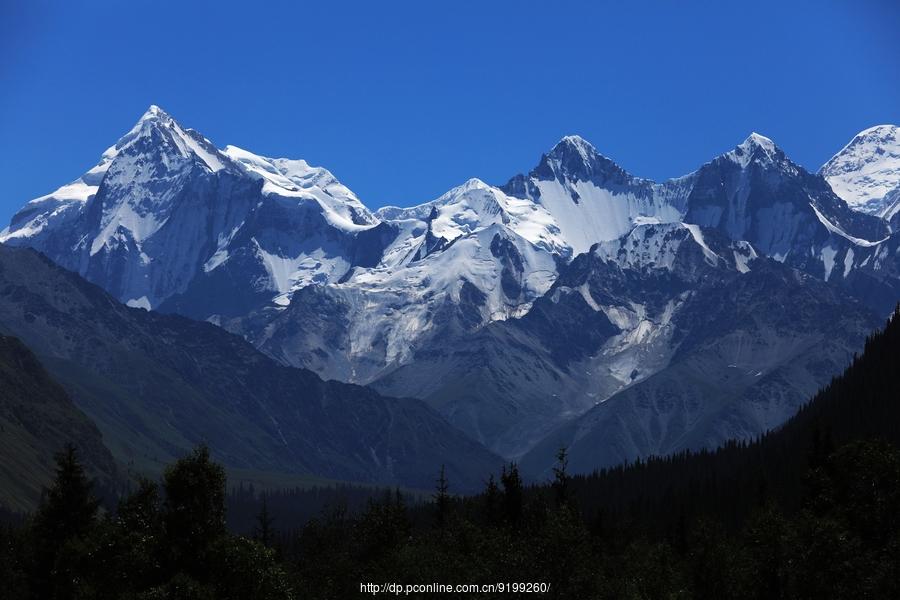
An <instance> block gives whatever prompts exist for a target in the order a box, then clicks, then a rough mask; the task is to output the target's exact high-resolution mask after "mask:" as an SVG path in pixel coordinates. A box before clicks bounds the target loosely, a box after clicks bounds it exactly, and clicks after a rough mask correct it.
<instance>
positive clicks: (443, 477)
mask: <svg viewBox="0 0 900 600" xmlns="http://www.w3.org/2000/svg"><path fill="white" fill-rule="evenodd" d="M449 489H450V486H449V484H448V483H447V474H446V467H445V466H444V465H441V473H440V476H439V477H438V479H437V487H436V488H435V493H434V494H433V495H432V498H433V499H434V508H435V520H436V522H437V526H438V529H440V531H441V534H443V532H444V528H445V527H446V525H447V516H448V514H449V511H450V494H449V493H448V491H449Z"/></svg>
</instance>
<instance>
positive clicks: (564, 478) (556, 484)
mask: <svg viewBox="0 0 900 600" xmlns="http://www.w3.org/2000/svg"><path fill="white" fill-rule="evenodd" d="M568 467H569V453H568V450H567V449H566V447H565V446H563V447H561V448H560V449H559V451H558V452H557V453H556V466H555V467H553V491H554V492H556V505H557V506H559V507H563V506H566V505H567V504H568V503H569V472H568Z"/></svg>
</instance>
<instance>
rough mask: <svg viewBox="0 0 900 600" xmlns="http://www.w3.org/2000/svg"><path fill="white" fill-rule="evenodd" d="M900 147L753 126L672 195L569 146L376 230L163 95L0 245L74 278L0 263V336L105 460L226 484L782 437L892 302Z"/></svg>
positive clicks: (462, 470) (308, 180) (394, 216)
mask: <svg viewBox="0 0 900 600" xmlns="http://www.w3.org/2000/svg"><path fill="white" fill-rule="evenodd" d="M897 129H898V128H897V127H896V126H892V125H884V126H879V127H874V128H871V129H868V130H865V131H863V132H861V133H860V134H859V135H857V136H856V137H855V138H854V139H853V140H852V141H851V142H850V143H849V144H848V145H847V146H845V147H844V148H843V149H842V150H841V151H840V152H838V153H837V154H836V155H835V156H834V157H833V158H832V159H830V160H829V161H828V162H827V163H826V164H825V165H824V166H823V167H822V169H821V170H820V171H819V173H813V172H810V171H807V170H806V169H805V168H803V167H802V166H800V165H798V164H796V163H794V162H793V161H791V160H790V158H789V157H788V156H787V155H786V154H785V152H784V151H783V150H782V149H780V148H779V147H778V146H777V145H776V144H775V143H774V142H773V141H772V140H770V139H768V138H766V137H764V136H762V135H759V134H756V133H754V134H751V135H750V136H749V137H748V138H747V139H745V140H744V141H743V142H741V143H740V144H738V145H737V146H736V147H735V148H733V149H732V150H730V151H727V152H725V153H723V154H722V155H720V156H718V157H715V158H713V159H712V160H711V161H709V162H708V163H706V164H704V165H701V166H700V167H699V168H698V169H697V170H696V171H694V172H692V173H690V174H688V175H685V176H683V177H679V178H676V179H671V180H667V181H664V182H654V181H650V180H647V179H643V178H639V177H636V176H634V175H632V174H630V173H628V172H627V171H626V170H624V169H623V168H622V167H620V166H619V165H617V164H616V163H615V162H613V161H612V160H611V159H609V158H607V157H605V156H603V155H602V154H600V153H599V152H598V151H597V149H595V148H594V147H593V146H592V145H591V144H590V143H588V142H587V141H585V140H584V139H582V138H580V137H578V136H566V137H564V138H562V139H561V140H560V142H559V143H557V144H556V145H555V146H554V147H553V148H552V149H550V150H549V151H548V152H547V153H546V154H545V155H543V156H542V157H541V158H540V160H539V161H538V163H537V166H536V167H534V168H533V169H531V170H530V171H528V172H527V174H520V175H516V176H514V177H512V178H511V179H510V180H509V181H508V182H507V183H506V184H504V185H499V186H494V185H490V184H487V183H485V182H483V181H480V180H478V179H470V180H469V181H467V182H465V183H463V184H462V185H460V186H458V187H456V188H454V189H452V190H450V191H448V192H447V193H446V194H444V195H442V196H441V197H439V198H437V199H435V200H432V201H430V202H426V203H424V204H421V205H418V206H413V207H405V208H402V207H393V206H388V207H383V208H381V209H379V210H377V211H372V210H369V209H368V208H366V206H365V205H364V204H363V203H362V202H361V201H360V200H359V199H358V198H357V197H356V196H355V195H354V194H353V192H352V191H350V190H349V189H348V188H347V187H346V186H344V185H343V184H341V183H340V182H339V181H338V180H337V179H336V178H335V177H334V176H333V175H332V174H331V173H330V172H329V171H327V170H326V169H324V168H321V167H313V166H310V165H309V164H308V163H307V162H305V161H303V160H292V159H283V158H278V159H273V158H266V157H263V156H260V155H256V154H253V153H251V152H249V151H247V150H242V149H240V148H237V147H235V146H226V147H225V148H224V149H219V148H217V147H216V146H214V145H213V144H212V142H210V141H209V140H208V139H206V138H205V137H203V136H202V135H201V134H200V133H198V132H196V131H194V130H192V129H189V128H185V127H183V126H182V125H180V124H179V123H178V122H177V121H176V120H175V119H173V118H172V117H171V116H170V115H168V114H167V113H165V112H164V111H163V110H161V109H160V108H158V107H156V106H152V107H151V108H150V109H149V110H148V111H147V112H146V113H145V114H144V115H143V116H142V117H141V119H140V120H139V121H138V123H137V124H136V125H135V126H134V127H133V128H132V129H131V130H130V131H129V132H128V133H127V134H126V135H125V136H123V137H122V138H121V139H120V140H119V141H118V142H117V143H116V144H115V145H114V146H112V147H110V148H109V149H108V150H107V151H106V152H104V154H103V155H102V157H101V160H100V162H99V163H98V164H97V165H96V166H95V167H93V168H92V169H90V170H89V171H88V172H86V173H85V174H84V175H82V176H81V177H80V178H78V179H76V180H75V181H73V182H72V183H70V184H68V185H65V186H63V187H61V188H59V189H58V190H56V191H55V192H53V193H51V194H48V195H46V196H42V197H40V198H37V199H35V200H32V201H31V202H29V203H27V204H26V205H25V206H24V207H23V208H22V209H21V210H20V211H19V212H18V213H16V215H14V216H13V218H12V220H11V222H10V225H9V227H7V228H6V229H5V230H3V232H2V233H0V242H3V244H5V245H6V246H20V247H28V248H32V249H35V250H37V251H39V252H41V253H43V254H44V255H45V256H46V257H48V258H49V259H50V261H52V262H53V263H56V264H57V265H59V266H60V267H62V268H63V269H65V270H68V271H70V272H72V273H71V274H69V273H65V272H64V271H62V270H59V269H55V267H53V266H52V265H50V264H49V263H46V262H41V261H39V260H38V259H37V258H36V255H33V254H26V253H22V251H17V252H18V253H15V252H13V251H12V250H11V249H8V250H3V254H0V258H3V260H4V261H5V262H6V263H7V267H6V269H5V270H3V271H0V274H3V276H4V278H7V281H6V282H4V285H5V286H6V289H5V290H4V291H3V295H2V301H3V304H4V306H5V308H4V311H3V312H2V314H0V317H2V318H0V328H3V329H4V330H5V331H8V332H9V333H13V334H15V335H17V336H19V337H20V338H21V339H22V340H23V341H24V342H25V343H26V344H27V345H28V346H29V347H31V348H32V350H34V352H35V353H36V354H37V355H38V356H39V357H40V358H41V359H42V360H43V361H45V365H46V366H47V368H48V370H49V371H50V372H51V373H52V374H53V375H54V376H56V377H57V378H59V380H60V381H61V382H62V383H63V384H64V387H66V388H67V389H68V390H70V393H71V391H72V390H76V391H83V390H88V389H90V390H91V393H86V392H85V393H84V394H81V393H73V394H72V397H73V400H74V401H75V402H76V404H78V406H79V408H80V409H81V410H83V411H84V412H85V413H86V414H87V415H88V416H89V417H90V418H92V419H93V420H94V421H95V422H96V423H97V424H98V426H99V428H100V430H101V431H102V432H103V435H104V440H105V442H106V443H107V445H108V446H110V447H111V448H113V450H114V451H113V454H114V455H116V456H117V457H120V460H121V457H126V456H127V457H129V458H128V460H139V461H149V462H151V463H154V464H161V463H163V462H165V461H166V460H168V459H169V458H170V457H171V456H172V455H173V454H177V451H178V450H179V449H182V448H184V446H185V445H186V444H189V443H191V442H194V441H196V440H197V439H200V438H205V439H209V440H210V441H211V442H213V443H212V445H213V447H214V448H216V447H217V445H218V446H221V448H222V449H223V450H222V451H223V453H225V454H226V455H227V457H228V459H229V460H231V461H232V463H234V464H235V465H239V464H240V465H241V466H246V467H253V468H264V469H267V470H276V471H289V472H307V473H315V474H318V475H322V476H327V477H333V478H345V479H347V478H349V479H356V480H363V481H389V482H400V483H403V484H405V485H422V484H425V485H426V486H427V483H425V482H426V480H427V479H428V478H427V476H426V475H425V474H426V472H427V469H426V464H430V465H431V466H432V467H434V465H439V464H440V463H441V462H445V461H446V460H447V459H446V458H442V457H446V456H451V455H452V456H455V457H457V459H456V462H455V463H454V464H453V468H454V469H455V471H454V474H455V475H456V476H458V477H459V478H460V479H461V480H462V481H463V482H465V483H468V482H472V481H475V480H477V478H478V477H479V473H485V472H486V471H484V470H483V468H484V467H485V466H486V465H488V464H495V463H496V461H497V460H499V458H498V457H497V455H500V456H503V457H506V458H514V459H520V460H522V464H523V466H524V467H525V469H526V471H527V472H529V473H531V474H533V475H535V476H540V475H542V474H544V473H546V471H547V469H548V467H549V465H550V461H552V458H553V454H554V450H555V447H558V446H559V445H567V446H569V447H570V448H571V452H572V459H573V466H575V467H576V468H577V469H578V470H582V471H587V470H591V469H593V468H597V467H600V466H604V465H608V464H613V463H617V462H620V461H622V460H629V459H632V458H635V457H638V456H647V455H650V454H662V453H668V452H673V451H678V450H681V449H687V448H699V447H708V446H715V445H717V444H719V443H721V442H723V441H725V440H727V439H731V438H743V439H746V438H749V437H753V436H754V435H757V434H759V433H761V432H763V431H765V430H768V429H770V428H773V427H776V426H778V425H779V424H780V423H781V422H783V421H784V420H785V419H787V418H788V417H789V416H790V415H791V414H793V412H795V410H796V408H797V407H798V406H800V405H801V404H802V402H803V401H804V400H805V399H806V398H807V397H808V396H809V395H810V394H812V393H813V392H814V391H815V390H816V389H817V388H819V387H820V386H821V385H822V384H824V383H827V381H828V380H829V379H830V378H831V377H832V376H833V375H835V374H836V373H839V372H840V371H841V370H842V369H843V368H844V367H845V366H846V365H847V364H848V363H849V361H850V359H851V357H852V356H853V354H854V352H856V351H858V350H859V349H860V348H861V347H862V344H863V342H864V340H865V336H866V335H867V334H868V333H869V332H870V331H871V330H872V329H873V328H874V327H876V326H877V325H878V324H879V323H880V322H881V321H882V319H883V317H884V316H886V315H887V314H889V313H890V311H891V310H892V309H893V307H894V306H895V304H896V302H897V300H898V299H900V233H897V229H898V227H900V222H898V220H897V219H898V218H900V217H898V215H900V158H898V157H900V151H898V145H897ZM18 262H24V263H27V264H28V265H29V269H16V268H14V264H16V263H18ZM32 270H33V271H34V273H32V272H31V271H32ZM10 273H14V274H15V276H14V277H13V276H12V275H9V274H10ZM38 273H42V275H41V276H38ZM76 274H77V275H76ZM11 277H12V278H11ZM40 277H47V278H48V279H49V280H50V281H55V282H65V286H70V287H72V288H73V290H75V289H77V290H81V291H80V292H78V293H76V292H74V291H72V292H69V291H66V292H65V293H62V292H60V291H59V290H60V289H62V288H50V289H48V288H41V287H40V285H38V284H39V283H40ZM79 277H81V278H83V279H86V280H87V281H88V282H91V283H93V284H96V285H97V286H99V287H100V288H103V290H105V291H106V292H107V293H108V294H109V296H106V295H105V294H101V293H100V292H99V290H97V291H92V292H85V291H84V290H86V289H88V288H86V287H85V286H87V284H86V283H84V282H82V281H80V280H79V279H78V278H79ZM10 278H11V279H10ZM58 285H59V286H63V283H58ZM21 289H27V290H29V291H28V293H27V294H25V292H18V293H19V294H20V295H21V294H25V296H27V297H28V300H27V302H26V303H25V304H23V300H22V299H21V297H19V296H16V297H12V296H10V294H11V293H12V292H11V291H10V290H21ZM90 289H92V290H93V289H94V288H90ZM61 298H66V301H65V304H64V305H59V304H58V303H59V302H61V300H60V299H61ZM79 298H89V299H90V301H88V300H83V301H82V300H78V299H79ZM116 301H118V302H121V303H123V304H126V305H128V306H130V307H133V309H126V308H125V307H121V306H120V305H118V304H116ZM70 303H72V304H70ZM31 306H37V307H40V308H41V309H42V310H44V311H45V313H41V312H39V311H36V310H34V309H32V308H29V307H31ZM142 309H143V310H142ZM47 311H49V312H47ZM146 311H149V312H146ZM95 312H96V313H97V314H108V315H109V317H108V318H109V319H110V321H109V322H110V323H113V322H114V323H115V325H112V324H110V325H108V326H107V325H104V327H105V328H106V333H104V335H103V336H99V340H100V341H101V342H102V343H100V344H98V343H97V342H96V340H93V338H92V337H91V336H92V334H91V333H90V331H91V329H92V328H93V327H95V325H93V324H91V325H88V323H90V319H91V317H90V315H92V314H94V313H95ZM73 313H76V314H78V315H79V319H72V318H71V315H72V314H73ZM28 315H31V317H30V318H32V319H33V320H32V321H28V318H29V317H28ZM51 315H52V316H51ZM184 317H187V318H188V319H185V318H184ZM98 318H100V317H98ZM106 318H107V317H103V319H106ZM197 321H208V322H209V323H211V324H214V325H217V326H218V327H213V326H212V325H209V324H206V325H203V324H198V323H197ZM73 323H74V324H73ZM36 324H39V325H36ZM223 330H226V331H227V332H230V334H236V335H230V334H229V333H227V332H226V331H223ZM94 335H96V334H94ZM240 338H243V340H241V339H240ZM203 340H208V341H203ZM120 343H125V344H126V345H130V346H137V347H139V349H140V352H139V354H140V359H137V358H135V359H133V360H134V361H136V363H135V362H131V363H129V359H127V358H126V357H125V355H127V353H124V354H123V356H122V357H120V356H118V353H117V352H116V351H114V350H113V348H116V347H117V345H118V344H120ZM100 345H102V346H103V347H104V348H105V350H104V351H103V352H101V353H99V354H98V353H97V352H99V351H96V350H95V349H96V348H97V347H98V346H100ZM92 353H93V354H92ZM148 356H149V357H151V358H150V359H148V358H147V357H148ZM147 360H150V361H151V362H149V363H148V362H146V361H147ZM193 361H196V362H197V363H198V364H199V365H202V367H198V368H197V369H196V370H195V372H191V373H185V372H184V369H186V368H187V367H186V366H185V365H187V364H189V363H190V362H193ZM276 363H280V365H278V364H276ZM100 365H102V366H100ZM247 365H253V366H252V367H248V366H247ZM248 369H249V370H248ZM307 369H308V370H309V371H312V372H314V373H315V375H314V374H313V373H310V372H309V371H307ZM173 370H174V371H175V372H177V373H178V376H177V377H175V378H174V379H172V378H171V375H170V373H171V372H172V371H173ZM87 371H90V372H92V374H91V375H90V376H87V375H84V373H85V372H87ZM98 371H99V373H100V375H102V378H103V380H104V381H103V383H98V382H97V381H95V379H96V378H97V373H98ZM132 373H139V374H142V373H153V374H152V375H147V378H146V379H144V380H143V383H137V382H132V381H130V379H129V378H130V377H131V375H130V374H132ZM163 373H165V375H163ZM126 374H127V375H126ZM238 374H240V375H238ZM141 377H143V375H141ZM84 378H88V379H90V380H91V381H89V382H84V381H83V379H84ZM322 379H325V380H336V381H327V382H323V381H322ZM161 380H168V381H170V382H171V381H176V382H178V383H177V385H176V384H173V385H172V387H171V388H167V390H171V393H169V391H161V390H159V389H157V388H156V386H157V385H158V382H159V381H161ZM110 382H111V383H110ZM338 382H345V383H343V384H342V383H338ZM350 384H358V385H350ZM182 385H183V386H185V388H184V389H187V388H188V387H189V388H190V390H191V391H190V393H181V392H179V391H177V390H180V389H182V388H181V387H180V386H182ZM360 385H365V386H368V387H360ZM113 388H115V389H117V391H116V392H115V393H113V394H112V396H114V397H116V398H118V400H117V401H116V402H115V407H116V408H114V409H113V408H112V407H111V404H110V403H109V402H108V400H107V399H106V398H105V396H104V393H105V392H104V391H103V390H107V389H113ZM135 390H139V391H140V392H139V393H137V394H136V395H135ZM238 390H241V391H238ZM298 390H313V392H311V393H309V394H305V393H300V392H298ZM394 397H397V398H408V400H403V401H401V400H393V398H394ZM322 398H340V400H339V401H335V402H337V404H336V405H335V407H334V408H335V410H333V411H330V412H329V411H328V410H325V411H324V412H325V413H326V414H323V413H322V409H321V407H322V406H323V403H324V405H328V402H326V401H324V400H322ZM298 406H302V407H303V410H298V409H297V407H298ZM313 406H316V407H318V408H316V409H315V410H313V409H312V408H310V407H313ZM135 407H140V410H138V409H136V408H135ZM305 410H309V411H311V412H304V411H305ZM370 411H372V412H370ZM128 412H130V414H129V415H127V416H126V413H128ZM176 414H180V415H181V416H180V417H179V418H178V419H174V420H173V418H172V415H176ZM203 414H216V415H219V416H218V417H217V418H215V419H203V418H202V416H201V415H203ZM167 415H168V416H167ZM146 421H149V422H151V423H152V426H151V427H149V429H148V430H147V431H144V430H143V428H144V427H145V426H146V425H145V422H146ZM348 423H350V424H352V425H348ZM335 427H347V429H346V430H345V433H344V434H342V435H337V434H336V433H335V431H336V430H335V429H329V428H335ZM432 437H433V438H434V439H435V440H442V441H440V442H438V443H436V444H435V446H434V447H431V448H429V444H428V439H429V438H432ZM281 438H284V439H281ZM363 440H365V443H363ZM385 440H391V442H392V443H396V444H399V445H400V446H402V448H399V447H394V446H390V443H388V442H385ZM279 441H280V442H283V444H282V446H281V447H279ZM381 443H386V444H388V445H387V446H384V447H381V446H379V444H381ZM285 444H286V446H285ZM285 447H288V448H290V449H291V451H290V452H288V451H286V450H285ZM372 448H375V449H374V450H371V449H372ZM379 448H381V449H382V450H383V452H381V453H379ZM369 450H371V452H369ZM398 455H400V456H403V457H404V458H403V459H402V460H401V459H398V458H397V456H398ZM413 455H415V456H413ZM310 456H316V459H315V460H313V459H312V458H309V457H310ZM351 457H352V458H351ZM391 465H394V466H393V467H392V466H391ZM392 469H399V470H400V471H398V470H392ZM403 469H408V470H407V471H403ZM432 470H433V469H432ZM401 471H402V473H403V474H402V475H398V473H399V472H401ZM432 478H433V477H432Z"/></svg>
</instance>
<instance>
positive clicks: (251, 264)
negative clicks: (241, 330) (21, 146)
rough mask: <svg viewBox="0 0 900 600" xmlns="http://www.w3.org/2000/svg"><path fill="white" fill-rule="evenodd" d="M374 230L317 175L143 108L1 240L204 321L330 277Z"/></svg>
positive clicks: (130, 297)
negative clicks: (93, 160) (95, 160)
mask: <svg viewBox="0 0 900 600" xmlns="http://www.w3.org/2000/svg"><path fill="white" fill-rule="evenodd" d="M377 224H378V219H377V218H376V217H375V216H374V215H373V214H372V213H371V212H369V211H368V210H367V209H366V208H365V207H364V206H363V205H362V204H361V203H360V202H359V200H358V199H357V198H356V197H355V196H354V195H353V193H352V192H351V191H350V190H349V189H347V188H346V187H345V186H343V185H341V184H340V182H338V181H337V180H336V179H335V178H334V176H332V175H331V173H329V172H328V171H326V170H325V169H321V168H316V167H310V166H309V165H308V164H307V163H306V162H304V161H293V160H287V159H269V158H264V157H261V156H256V155H254V154H252V153H250V152H247V151H244V150H241V149H239V148H236V147H227V148H226V149H225V151H220V150H218V149H217V148H216V147H215V146H213V144H212V143H211V142H210V141H209V140H208V139H206V138H205V137H203V136H202V135H201V134H199V133H197V132H196V131H194V130H192V129H187V128H184V127H182V126H181V125H180V124H179V123H178V122H177V121H175V120H174V119H173V118H172V117H171V116H169V115H168V114H167V113H165V112H164V111H163V110H162V109H160V108H159V107H157V106H151V107H150V109H149V110H148V111H147V112H146V113H145V114H144V115H143V116H142V117H141V118H140V120H139V121H138V122H137V124H136V125H135V126H134V127H133V128H132V129H131V131H129V132H128V133H127V134H126V135H125V136H123V137H122V139H120V140H119V141H118V142H117V143H116V144H115V145H114V146H112V147H111V148H109V149H108V150H107V151H106V152H105V153H104V154H103V156H102V158H101V161H100V163H99V164H98V165H97V166H95V167H94V168H92V169H91V170H90V171H88V172H87V173H86V174H85V175H83V176H82V177H80V178H79V179H77V180H76V181H74V182H73V183H71V184H68V185H66V186H63V187H62V188H60V189H59V190H57V191H56V192H54V193H52V194H49V195H47V196H44V197H41V198H37V199H35V200H33V201H31V202H29V203H28V204H27V205H26V206H25V207H24V208H23V209H22V210H21V211H19V213H17V214H16V215H15V216H14V217H13V219H12V222H11V223H10V226H9V227H8V228H7V229H6V230H5V231H4V232H3V234H2V236H0V241H3V242H5V243H8V244H12V245H25V246H31V247H34V248H36V249H38V250H41V251H42V252H44V253H45V254H47V255H48V256H50V257H51V258H52V259H53V260H54V261H56V262H57V263H59V264H61V265H63V266H65V267H67V268H69V269H71V270H74V271H77V272H78V273H80V274H81V275H83V276H84V277H85V278H87V279H88V280H90V281H92V282H95V283H98V284H99V285H101V286H103V287H104V288H105V289H107V290H108V291H110V292H111V293H112V294H114V295H115V296H116V297H117V298H119V299H120V300H122V301H123V302H126V303H128V304H130V305H132V306H141V307H144V308H147V309H151V308H158V307H160V306H162V305H164V304H167V305H168V306H170V307H172V309H175V310H178V311H180V312H184V313H185V314H189V315H190V316H195V317H200V318H209V317H212V316H215V315H219V314H224V315H234V314H244V313H246V312H248V311H249V310H252V309H255V308H258V307H260V306H266V305H269V304H271V303H272V302H275V303H276V304H278V303H283V304H286V303H287V302H288V301H289V297H290V294H291V293H292V292H293V290H294V289H296V288H298V287H302V286H305V285H309V284H312V283H322V282H326V281H332V280H334V281H336V280H338V279H339V278H340V277H342V276H343V275H344V274H345V273H346V272H347V271H348V270H349V269H350V268H351V267H352V266H353V264H354V262H355V260H356V259H357V258H358V253H359V250H358V246H360V238H361V237H365V236H362V235H361V234H363V233H364V232H365V231H367V230H370V229H373V228H375V227H376V226H377Z"/></svg>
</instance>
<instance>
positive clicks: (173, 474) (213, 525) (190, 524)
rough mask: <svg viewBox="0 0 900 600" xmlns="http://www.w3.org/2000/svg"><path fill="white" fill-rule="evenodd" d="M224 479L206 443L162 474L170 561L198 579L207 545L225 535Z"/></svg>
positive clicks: (202, 569) (223, 472) (221, 470)
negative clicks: (211, 457)
mask: <svg viewBox="0 0 900 600" xmlns="http://www.w3.org/2000/svg"><path fill="white" fill-rule="evenodd" d="M225 480H226V479H225V470H224V469H223V468H222V467H221V466H220V465H217V464H215V463H214V462H212V461H211V460H210V457H209V448H207V447H206V446H205V445H201V446H198V447H197V448H196V449H195V450H194V452H193V453H192V454H191V455H190V456H188V457H186V458H182V459H181V460H179V461H178V462H176V463H175V464H174V465H172V466H170V467H169V468H167V469H166V471H165V473H164V475H163V484H164V486H165V492H166V500H165V504H164V506H163V514H164V521H165V530H166V538H167V540H168V543H169V547H170V551H171V555H170V560H171V561H172V562H171V564H172V565H175V566H177V567H178V568H179V569H181V570H184V571H185V572H187V573H188V574H189V575H192V576H195V577H198V578H200V579H201V580H202V579H203V578H204V577H205V574H206V572H207V565H206V559H205V557H206V555H207V554H208V552H209V548H210V546H211V545H212V544H213V543H214V542H215V541H216V540H217V539H218V538H220V537H221V536H223V535H225Z"/></svg>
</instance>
